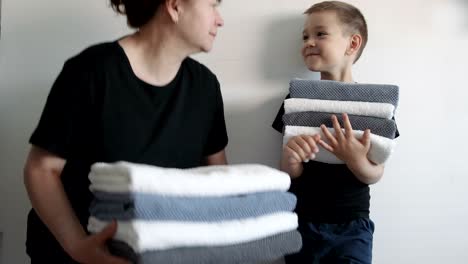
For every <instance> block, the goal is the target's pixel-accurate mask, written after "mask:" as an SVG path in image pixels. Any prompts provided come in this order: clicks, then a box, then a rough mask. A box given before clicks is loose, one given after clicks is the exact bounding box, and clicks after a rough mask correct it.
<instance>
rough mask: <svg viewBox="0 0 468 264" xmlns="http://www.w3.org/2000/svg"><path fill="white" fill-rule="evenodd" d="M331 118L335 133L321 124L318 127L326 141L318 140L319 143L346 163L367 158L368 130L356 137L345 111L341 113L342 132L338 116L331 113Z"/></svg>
mask: <svg viewBox="0 0 468 264" xmlns="http://www.w3.org/2000/svg"><path fill="white" fill-rule="evenodd" d="M331 118H332V122H333V128H334V129H335V135H333V134H332V133H331V132H330V131H329V130H328V128H327V127H326V126H325V125H321V126H320V128H321V129H322V132H323V134H324V135H325V138H326V139H327V141H328V143H327V142H325V141H323V140H320V141H319V144H320V145H321V146H322V147H323V148H325V149H326V150H328V151H330V152H331V153H333V154H334V155H335V156H336V157H337V158H339V159H340V160H342V161H344V162H345V163H346V164H348V165H349V164H350V163H355V162H361V161H362V160H363V159H366V160H367V153H368V152H369V149H370V145H371V141H370V130H369V129H366V130H365V131H364V134H363V136H362V138H361V139H357V138H356V137H355V136H354V134H353V128H352V126H351V122H350V121H349V118H348V115H347V114H346V113H344V114H343V125H344V130H345V131H344V133H343V130H342V129H341V126H340V123H339V122H338V118H337V117H336V116H335V115H332V117H331Z"/></svg>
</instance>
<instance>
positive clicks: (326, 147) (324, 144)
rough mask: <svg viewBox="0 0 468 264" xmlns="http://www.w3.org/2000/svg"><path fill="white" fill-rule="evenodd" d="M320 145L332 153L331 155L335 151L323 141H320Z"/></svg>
mask: <svg viewBox="0 0 468 264" xmlns="http://www.w3.org/2000/svg"><path fill="white" fill-rule="evenodd" d="M319 144H320V146H322V147H323V148H324V149H326V150H328V151H330V152H331V153H333V151H334V149H333V147H332V146H330V145H328V144H327V142H325V141H323V140H320V141H319Z"/></svg>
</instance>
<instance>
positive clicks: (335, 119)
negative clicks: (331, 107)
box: [332, 115, 344, 140]
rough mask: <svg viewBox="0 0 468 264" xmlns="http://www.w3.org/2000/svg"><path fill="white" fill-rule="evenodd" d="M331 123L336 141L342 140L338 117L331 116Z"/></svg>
mask: <svg viewBox="0 0 468 264" xmlns="http://www.w3.org/2000/svg"><path fill="white" fill-rule="evenodd" d="M332 122H333V128H334V129H335V135H336V138H337V139H338V140H342V139H343V138H344V135H343V131H341V126H340V123H339V122H338V117H336V115H332Z"/></svg>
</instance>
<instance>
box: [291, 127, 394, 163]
mask: <svg viewBox="0 0 468 264" xmlns="http://www.w3.org/2000/svg"><path fill="white" fill-rule="evenodd" d="M329 130H330V132H331V133H332V134H334V133H335V130H334V129H333V128H329ZM363 133H364V132H363V131H356V130H354V131H353V134H354V135H355V136H356V137H357V138H361V137H362V134H363ZM315 134H320V136H321V137H322V139H323V140H324V141H325V142H327V140H326V139H325V136H324V134H323V133H322V130H321V129H320V128H319V127H303V126H286V128H285V131H284V138H283V144H287V142H288V141H289V139H291V138H292V137H294V136H298V135H315ZM370 139H371V147H370V150H369V153H368V154H367V158H368V159H369V160H370V161H372V162H374V163H376V164H382V163H385V161H386V160H387V159H388V158H389V157H390V155H391V154H392V151H393V148H394V145H395V141H394V140H392V139H388V138H384V137H381V136H377V135H373V134H371V137H370ZM314 160H315V161H318V162H323V163H330V164H343V163H344V162H343V161H342V160H340V159H338V158H337V157H336V156H335V155H334V154H332V153H331V152H329V151H328V150H326V149H324V148H322V147H321V146H319V152H318V153H317V154H316V157H315V159H314Z"/></svg>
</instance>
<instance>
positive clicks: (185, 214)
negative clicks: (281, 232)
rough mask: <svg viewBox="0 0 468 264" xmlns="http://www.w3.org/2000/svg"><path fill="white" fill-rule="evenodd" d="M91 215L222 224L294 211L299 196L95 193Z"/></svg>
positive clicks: (108, 217)
mask: <svg viewBox="0 0 468 264" xmlns="http://www.w3.org/2000/svg"><path fill="white" fill-rule="evenodd" d="M94 196H95V199H94V200H93V202H92V204H91V206H90V214H91V216H94V217H96V218H98V219H101V220H104V221H110V220H112V219H116V220H121V221H124V220H137V219H141V220H175V221H205V222H214V221H223V220H235V219H243V218H252V217H257V216H262V215H266V214H271V213H275V212H279V211H293V210H294V208H295V206H296V196H295V195H294V194H292V193H288V192H281V191H272V192H262V193H252V194H247V195H239V196H224V197H193V196H192V197H179V196H163V195H157V194H146V193H126V194H125V193H106V192H95V193H94Z"/></svg>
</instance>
